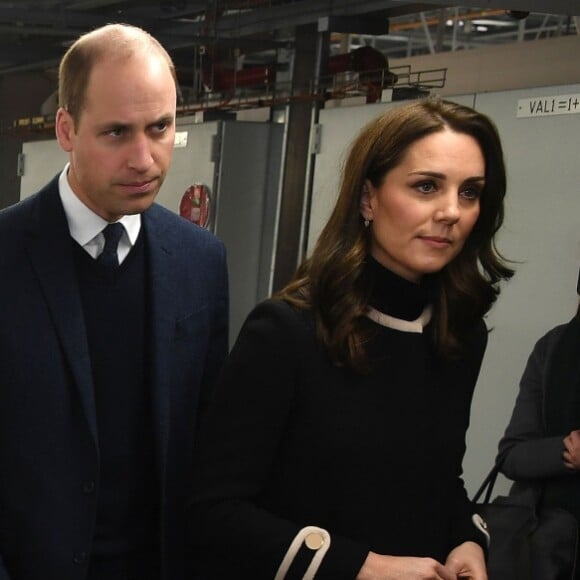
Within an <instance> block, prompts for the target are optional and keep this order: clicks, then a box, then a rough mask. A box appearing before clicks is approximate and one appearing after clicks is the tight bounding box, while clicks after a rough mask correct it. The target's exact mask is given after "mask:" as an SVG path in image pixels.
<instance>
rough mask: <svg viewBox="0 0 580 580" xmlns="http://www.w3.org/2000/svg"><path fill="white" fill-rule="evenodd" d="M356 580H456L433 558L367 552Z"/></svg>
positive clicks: (455, 575) (480, 577) (449, 570)
mask: <svg viewBox="0 0 580 580" xmlns="http://www.w3.org/2000/svg"><path fill="white" fill-rule="evenodd" d="M476 545H477V544H476ZM477 547H478V548H479V546H477ZM480 549H481V548H480ZM474 578H477V580H480V579H483V578H486V577H485V576H477V577H475V576H474ZM356 580H457V574H456V573H455V572H453V571H452V570H451V569H450V568H448V567H447V566H444V565H443V564H440V563H439V562H437V560H433V558H413V557H405V556H382V555H380V554H375V553H374V552H369V555H368V556H367V559H366V560H365V562H364V564H363V566H362V568H361V569H360V571H359V573H358V575H357V577H356Z"/></svg>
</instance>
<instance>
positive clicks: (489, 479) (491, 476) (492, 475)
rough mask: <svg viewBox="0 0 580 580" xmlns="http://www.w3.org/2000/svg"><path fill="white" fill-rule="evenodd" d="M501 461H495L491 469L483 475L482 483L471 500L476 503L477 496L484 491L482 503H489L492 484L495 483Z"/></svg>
mask: <svg viewBox="0 0 580 580" xmlns="http://www.w3.org/2000/svg"><path fill="white" fill-rule="evenodd" d="M501 463H502V462H501V461H497V462H496V464H495V465H494V466H493V467H492V468H491V471H490V472H489V473H488V474H487V475H486V476H485V479H484V480H483V483H482V484H481V485H480V486H479V489H478V490H477V491H476V492H475V494H474V496H473V499H472V501H473V502H474V503H476V502H477V501H479V498H480V497H481V496H482V495H483V493H484V492H485V497H484V498H483V503H484V504H487V503H489V501H490V499H491V494H492V492H493V486H494V485H495V480H496V479H497V475H498V473H499V469H500V466H501Z"/></svg>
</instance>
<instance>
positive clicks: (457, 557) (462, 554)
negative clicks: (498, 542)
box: [445, 542, 487, 580]
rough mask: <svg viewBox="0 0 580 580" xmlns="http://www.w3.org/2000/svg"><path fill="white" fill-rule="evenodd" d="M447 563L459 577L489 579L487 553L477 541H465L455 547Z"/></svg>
mask: <svg viewBox="0 0 580 580" xmlns="http://www.w3.org/2000/svg"><path fill="white" fill-rule="evenodd" d="M445 565H446V566H447V567H448V568H449V569H450V570H451V571H452V572H454V573H455V574H456V575H457V578H458V579H464V578H465V579H466V580H467V579H469V580H487V572H486V568H485V555H484V553H483V549H482V548H481V546H480V545H479V544H476V543H475V542H464V543H463V544H459V546H457V547H456V548H453V550H451V552H449V555H448V556H447V561H446V562H445Z"/></svg>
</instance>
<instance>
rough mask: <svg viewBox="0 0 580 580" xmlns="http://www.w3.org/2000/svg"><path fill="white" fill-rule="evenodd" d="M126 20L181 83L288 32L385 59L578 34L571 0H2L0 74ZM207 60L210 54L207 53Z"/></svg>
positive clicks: (289, 41)
mask: <svg viewBox="0 0 580 580" xmlns="http://www.w3.org/2000/svg"><path fill="white" fill-rule="evenodd" d="M109 22H128V23H131V24H135V25H138V26H141V27H143V28H145V29H146V30H148V31H150V32H151V33H152V34H153V35H154V36H156V37H157V38H158V39H159V40H160V41H161V42H162V43H163V44H164V46H165V47H166V48H167V49H168V51H169V52H170V53H171V54H172V56H173V58H174V60H175V63H176V65H177V69H178V76H179V77H180V82H181V83H182V84H186V85H189V84H191V83H195V75H196V73H198V76H199V73H200V71H201V69H202V68H203V67H206V68H207V66H208V65H210V66H213V65H214V64H220V65H223V64H224V62H225V63H227V62H228V61H229V62H230V65H231V67H232V68H236V69H238V70H241V69H242V68H243V67H248V68H249V67H255V66H256V64H257V63H269V62H272V63H278V66H279V63H280V62H281V61H283V60H284V58H283V57H280V54H281V53H283V54H287V53H291V52H292V49H293V43H294V38H295V31H296V30H297V29H298V28H299V27H308V26H314V27H317V30H321V31H323V30H325V31H326V32H328V39H329V45H330V48H329V53H330V54H332V53H333V52H334V53H336V52H346V51H348V50H352V49H353V48H354V47H356V46H372V47H373V48H374V49H377V50H379V51H380V52H382V53H383V54H384V55H385V56H388V57H389V58H396V57H405V56H412V55H414V54H422V53H426V52H440V51H446V50H459V49H469V48H474V47H477V46H482V45H484V44H490V43H505V42H515V41H518V40H519V41H526V40H530V39H534V38H543V37H549V36H557V35H564V34H577V33H578V31H579V29H580V26H579V22H580V1H579V0H474V1H471V0H462V2H461V5H455V4H451V3H449V2H447V1H440V0H429V1H425V2H412V1H408V0H207V1H196V0H149V1H147V0H135V1H133V0H132V1H118V0H44V1H39V0H37V1H27V0H20V1H14V2H2V1H0V76H5V75H9V74H17V73H20V72H32V73H40V74H48V75H53V76H54V75H55V73H56V68H57V64H58V61H59V59H60V57H61V56H62V54H63V53H64V51H65V50H66V48H67V47H68V46H69V45H70V43H71V42H72V41H73V40H74V39H75V38H76V37H77V36H78V35H79V34H82V33H83V32H86V31H88V30H90V29H92V28H95V27H97V26H100V25H102V24H105V23H109ZM210 57H211V58H210Z"/></svg>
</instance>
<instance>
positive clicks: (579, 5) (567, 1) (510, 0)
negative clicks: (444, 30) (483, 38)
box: [393, 0, 580, 16]
mask: <svg viewBox="0 0 580 580" xmlns="http://www.w3.org/2000/svg"><path fill="white" fill-rule="evenodd" d="M393 2H395V3H397V0H393ZM402 3H403V4H404V3H405V2H404V0H403V2H402ZM428 3H429V4H431V5H432V7H435V6H447V7H448V6H465V7H472V8H480V9H482V10H483V9H487V8H490V9H491V8H502V9H505V10H521V11H523V12H540V13H543V14H566V15H569V16H580V2H578V0H461V2H457V3H455V2H454V3H450V2H449V1H448V0H447V1H446V0H429V1H428Z"/></svg>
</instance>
